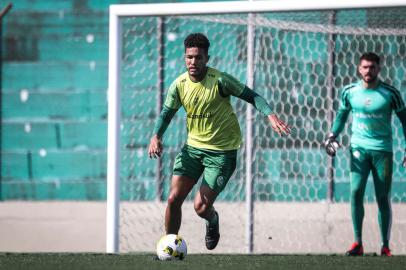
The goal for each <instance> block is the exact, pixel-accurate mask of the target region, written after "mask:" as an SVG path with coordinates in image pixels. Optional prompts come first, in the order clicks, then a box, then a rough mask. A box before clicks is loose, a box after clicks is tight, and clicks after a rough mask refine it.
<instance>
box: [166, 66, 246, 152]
mask: <svg viewBox="0 0 406 270" xmlns="http://www.w3.org/2000/svg"><path fill="white" fill-rule="evenodd" d="M244 88H245V85H244V84H242V83H240V82H239V81H238V80H237V79H235V78H234V77H232V76H231V75H229V74H227V73H224V72H220V71H218V70H216V69H214V68H210V67H209V68H208V70H207V74H206V76H205V78H204V79H203V80H202V81H200V82H193V81H192V80H190V78H189V75H188V73H187V72H185V73H183V74H182V75H180V76H179V77H178V78H177V79H176V80H175V81H174V82H173V83H172V84H171V86H170V88H169V91H168V95H167V97H166V100H165V104H164V105H165V106H166V107H168V108H171V109H176V110H177V109H179V108H180V107H181V106H183V107H184V109H185V111H186V116H187V120H186V124H187V130H188V138H187V144H188V145H190V146H193V147H196V148H201V149H210V150H217V151H227V150H235V149H238V148H239V147H240V144H241V131H240V126H239V124H238V120H237V116H236V115H235V113H234V111H233V107H232V106H231V103H230V95H232V96H239V95H240V94H241V93H242V92H243V90H244Z"/></svg>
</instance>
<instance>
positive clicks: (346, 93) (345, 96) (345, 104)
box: [339, 88, 351, 111]
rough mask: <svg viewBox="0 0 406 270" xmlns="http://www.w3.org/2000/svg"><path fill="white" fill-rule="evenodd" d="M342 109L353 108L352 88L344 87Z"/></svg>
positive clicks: (341, 100)
mask: <svg viewBox="0 0 406 270" xmlns="http://www.w3.org/2000/svg"><path fill="white" fill-rule="evenodd" d="M339 109H342V110H348V111H349V110H351V103H350V88H344V89H343V90H342V92H341V99H340V108H339Z"/></svg>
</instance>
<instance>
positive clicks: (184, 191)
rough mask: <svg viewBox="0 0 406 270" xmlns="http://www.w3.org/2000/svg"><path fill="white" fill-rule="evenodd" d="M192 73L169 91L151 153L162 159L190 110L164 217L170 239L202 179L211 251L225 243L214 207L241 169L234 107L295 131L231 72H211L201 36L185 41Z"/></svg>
mask: <svg viewBox="0 0 406 270" xmlns="http://www.w3.org/2000/svg"><path fill="white" fill-rule="evenodd" d="M184 46H185V54H184V59H185V63H186V70H187V72H185V73H183V74H181V75H180V76H179V77H178V78H177V79H176V80H175V81H174V82H173V83H172V84H171V86H170V87H169V90H168V94H167V97H166V100H165V103H164V106H163V109H162V111H161V114H160V116H159V119H158V121H157V123H156V125H155V128H154V131H153V136H152V138H151V141H150V145H149V149H148V153H149V157H150V158H157V157H160V156H161V154H162V150H163V148H162V136H163V134H164V132H165V130H166V128H167V127H168V125H169V123H170V121H171V119H172V118H173V116H174V115H175V113H176V112H177V110H178V109H179V108H180V107H183V108H184V110H185V111H186V117H187V120H186V124H187V131H188V136H187V142H186V144H185V146H184V147H183V148H182V150H181V152H180V153H179V154H178V155H177V156H176V159H175V162H174V168H173V175H172V182H171V188H170V193H169V196H168V202H167V207H166V212H165V230H166V233H167V234H178V231H179V229H180V225H181V218H182V212H181V207H182V204H183V201H184V200H185V198H186V197H187V195H188V194H189V192H190V191H191V190H192V188H193V186H194V185H195V184H196V183H197V181H198V179H199V178H200V176H201V175H203V179H202V184H201V186H200V188H199V190H198V192H197V193H196V196H195V199H194V209H195V212H196V213H197V214H198V215H199V216H200V217H201V218H203V219H205V220H206V236H205V243H206V247H207V249H209V250H211V249H214V248H215V247H216V246H217V243H218V241H219V239H220V233H219V216H218V213H217V211H216V210H215V209H214V207H213V203H214V201H215V200H216V198H217V196H218V194H219V193H220V192H221V191H222V190H223V189H224V187H225V186H226V184H227V182H228V181H229V179H230V177H231V175H232V174H233V172H234V170H235V167H236V158H237V149H238V148H239V147H240V144H241V132H240V126H239V124H238V121H237V117H236V114H235V113H234V111H233V108H232V106H231V103H230V97H231V96H235V97H238V98H240V99H243V100H245V101H247V102H249V103H251V104H253V105H254V106H255V108H256V109H257V110H259V111H260V112H262V113H263V114H264V115H265V116H267V117H268V119H269V121H270V123H271V127H272V128H273V130H275V131H276V132H277V133H278V134H279V135H281V136H283V135H284V134H288V133H289V132H290V127H289V126H288V125H287V124H285V123H284V122H283V121H281V120H280V119H279V118H278V117H277V116H276V115H275V113H273V112H272V109H271V107H270V106H269V105H268V104H267V102H266V101H265V100H264V99H263V98H262V97H261V96H259V95H258V94H257V93H255V92H254V91H252V90H251V89H249V88H248V87H247V86H245V85H244V84H242V83H240V82H239V81H237V80H236V79H235V78H234V77H232V76H230V75H229V74H227V73H224V72H220V71H218V70H216V69H214V68H211V67H208V66H207V62H208V61H209V55H208V50H209V46H210V42H209V40H208V39H207V37H206V36H205V35H203V34H201V33H193V34H190V35H188V36H187V37H186V39H185V40H184Z"/></svg>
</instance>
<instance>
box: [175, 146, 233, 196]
mask: <svg viewBox="0 0 406 270" xmlns="http://www.w3.org/2000/svg"><path fill="white" fill-rule="evenodd" d="M236 163H237V150H230V151H213V150H204V149H199V148H195V147H192V146H189V145H185V146H184V147H183V148H182V151H181V152H180V153H179V154H178V155H177V156H176V159H175V163H174V166H173V175H184V176H188V177H190V178H192V179H194V180H195V181H196V182H197V181H198V180H199V178H200V176H201V175H202V174H203V180H202V185H207V186H209V187H210V188H211V189H212V190H214V191H215V192H217V193H220V192H221V191H222V190H223V189H224V187H225V186H226V185H227V182H228V180H229V179H230V177H231V175H232V174H233V172H234V170H235V167H236Z"/></svg>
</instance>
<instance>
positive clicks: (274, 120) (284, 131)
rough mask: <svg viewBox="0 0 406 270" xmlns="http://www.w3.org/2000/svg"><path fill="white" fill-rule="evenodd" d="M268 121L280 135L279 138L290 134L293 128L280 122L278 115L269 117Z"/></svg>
mask: <svg viewBox="0 0 406 270" xmlns="http://www.w3.org/2000/svg"><path fill="white" fill-rule="evenodd" d="M268 119H269V121H270V122H271V127H272V129H273V130H274V131H275V132H276V133H278V134H279V136H283V135H288V134H290V131H291V128H290V126H289V125H288V124H286V123H285V122H283V121H282V120H280V119H279V118H278V117H277V116H276V114H270V115H268Z"/></svg>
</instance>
